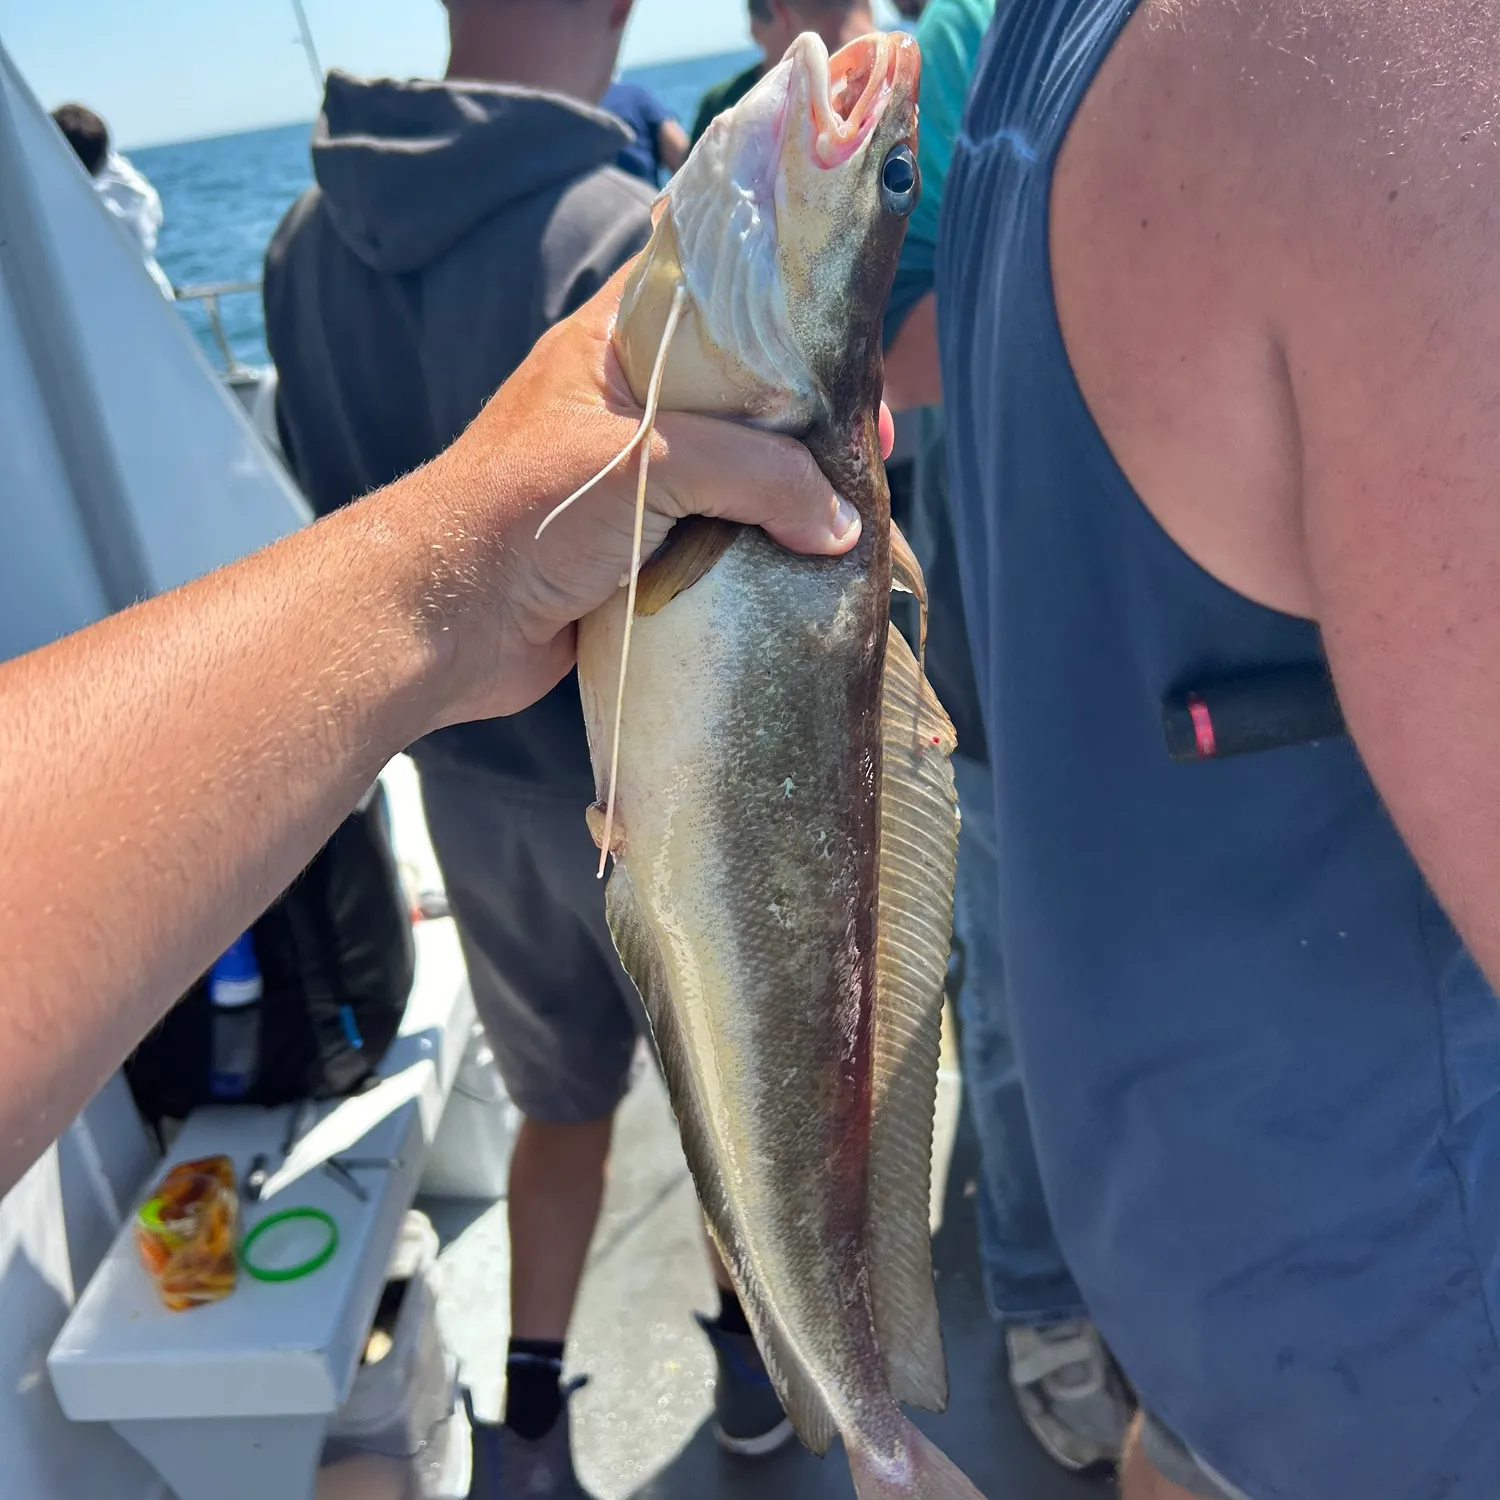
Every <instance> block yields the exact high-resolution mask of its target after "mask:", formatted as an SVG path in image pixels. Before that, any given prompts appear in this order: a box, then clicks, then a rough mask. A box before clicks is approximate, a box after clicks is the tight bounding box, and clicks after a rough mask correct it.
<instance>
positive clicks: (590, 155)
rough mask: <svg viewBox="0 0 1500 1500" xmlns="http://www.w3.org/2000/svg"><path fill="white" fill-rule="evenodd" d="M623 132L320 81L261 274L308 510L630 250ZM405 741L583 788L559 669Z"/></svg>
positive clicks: (423, 441)
mask: <svg viewBox="0 0 1500 1500" xmlns="http://www.w3.org/2000/svg"><path fill="white" fill-rule="evenodd" d="M626 138H627V137H626V132H625V129H624V127H623V126H621V125H620V124H619V122H618V121H616V120H615V119H614V118H613V117H612V116H610V115H608V114H605V113H604V112H603V111H602V110H596V109H591V108H589V107H587V106H586V105H582V104H577V103H575V102H573V101H571V100H568V99H563V98H560V97H558V96H555V95H551V94H541V93H535V92H531V91H528V90H523V89H516V88H509V87H501V86H498V85H489V84H474V83H426V82H417V83H398V82H393V81H390V80H380V81H375V82H365V81H363V80H360V79H356V78H351V77H349V76H347V75H346V74H341V73H337V72H335V73H333V74H331V75H330V76H329V79H328V92H327V95H326V97H325V99H324V104H323V113H322V115H321V117H320V118H319V120H318V122H317V124H316V125H315V126H314V129H313V140H312V155H313V168H314V175H315V177H316V179H317V185H316V186H315V187H312V188H310V189H308V191H307V192H306V193H305V194H304V195H303V196H302V198H301V199H299V200H298V202H297V203H296V204H295V205H294V206H293V208H292V209H291V211H290V213H288V215H287V217H286V219H285V220H284V221H283V222H282V225H281V227H280V229H279V230H278V231H277V233H276V236H275V238H274V239H273V241H272V242H271V247H270V249H269V251H268V252H267V256H266V277H265V305H266V333H267V339H268V342H269V344H270V349H271V356H272V358H273V359H274V361H275V363H276V367H277V370H278V373H279V375H280V387H279V391H278V395H277V413H276V414H277V423H278V426H279V428H280V432H281V439H282V443H283V445H284V447H285V449H286V453H287V457H288V460H289V462H290V464H291V467H292V470H293V472H294V473H295V475H296V477H297V479H298V482H299V483H300V484H301V486H302V489H303V491H304V492H305V493H306V495H307V498H308V500H309V502H310V503H311V505H312V507H313V509H314V510H316V511H318V512H319V513H320V514H325V513H327V512H328V511H330V510H333V509H336V508H337V507H338V506H340V505H343V504H345V503H346V502H347V501H349V500H353V499H355V498H357V497H358V496H360V495H363V494H367V493H368V492H369V491H371V490H373V489H378V488H379V487H380V486H381V485H384V484H388V483H390V481H391V480H393V479H395V478H397V477H398V476H399V475H401V474H404V473H407V472H409V471H410V470H412V469H414V468H416V467H418V466H419V465H421V464H423V463H425V462H427V460H429V459H430V458H432V457H434V456H435V455H436V454H437V453H439V452H441V451H442V449H444V448H445V447H447V446H448V444H449V443H451V442H452V441H453V439H454V438H455V437H457V436H458V434H459V433H460V432H462V431H463V429H464V428H465V427H466V426H467V425H468V424H469V422H470V421H472V420H473V418H474V417H475V416H476V415H477V414H478V412H479V410H480V408H481V407H482V406H483V405H484V403H485V402H486V401H487V400H488V399H489V397H490V396H491V395H492V394H493V392H494V391H495V389H496V387H497V386H499V385H500V383H501V382H502V381H503V380H505V378H506V377H507V376H508V375H509V374H510V373H511V372H512V371H513V370H514V369H515V368H516V366H517V365H519V364H520V363H521V361H522V360H523V359H524V358H525V357H526V355H527V353H528V352H529V351H530V349H531V346H532V345H533V344H534V343H535V342H536V340H537V339H538V338H539V337H540V336H541V334H542V333H544V332H545V331H546V330H547V328H548V327H550V326H551V324H553V323H555V322H557V321H558V320H559V319H561V318H564V317H566V316H567V315H568V313H570V312H572V311H573V310H574V309H575V308H577V307H578V306H579V305H581V304H582V303H583V302H585V301H587V300H588V298H589V297H591V296H592V295H593V294H594V292H596V291H597V290H598V289H599V287H600V286H602V285H603V284H604V282H605V281H607V280H608V279H609V277H610V276H611V275H612V274H613V273H614V272H615V270H617V269H618V267H619V266H620V265H621V264H622V263H623V262H624V261H626V260H627V259H629V257H630V256H632V255H633V254H635V252H636V251H637V250H639V249H640V248H641V246H642V245H644V244H645V242H646V238H647V236H648V235H649V233H650V228H651V221H650V213H649V207H650V202H651V198H652V194H651V190H650V189H649V188H648V187H647V186H646V185H645V184H644V183H640V182H637V181H635V180H634V179H632V178H630V177H627V176H626V175H625V174H624V173H622V172H619V171H617V170H616V169H615V168H614V167H613V166H611V165H610V163H612V162H613V161H614V160H615V158H616V157H617V156H618V155H619V152H620V148H621V146H622V145H623V144H624V143H625V141H626ZM414 753H415V754H416V756H417V758H418V761H419V763H422V764H424V765H434V764H448V765H454V764H456V765H468V766H477V767H481V768H483V769H485V770H488V771H490V772H492V773H495V774H497V775H499V776H501V777H503V778H505V779H506V781H507V782H508V783H510V784H511V786H512V789H513V790H514V791H515V793H516V794H517V795H543V796H561V797H566V798H570V799H575V800H581V801H584V802H586V801H588V800H590V799H591V798H592V795H593V776H592V773H591V772H590V770H589V761H588V750H587V745H586V742H585V738H584V731H583V717H582V711H581V709H580V707H579V702H578V688H577V684H576V681H575V679H574V678H572V677H569V678H568V679H567V681H565V682H564V683H562V684H561V685H560V686H559V687H558V688H556V689H555V690H554V691H553V692H552V693H551V694H549V695H548V696H547V697H546V698H545V699H543V700H542V702H540V703H538V704H536V705H535V706H534V707H532V708H530V709H527V710H526V711H525V712H524V713H520V714H517V715H515V716H513V717H511V718H508V719H500V720H492V721H490V722H488V723H483V724H463V725H457V726H455V727H453V728H451V729H445V730H442V731H440V732H439V733H437V734H435V735H431V736H429V737H428V738H427V739H425V740H423V741H422V742H421V744H420V745H418V746H416V747H414Z"/></svg>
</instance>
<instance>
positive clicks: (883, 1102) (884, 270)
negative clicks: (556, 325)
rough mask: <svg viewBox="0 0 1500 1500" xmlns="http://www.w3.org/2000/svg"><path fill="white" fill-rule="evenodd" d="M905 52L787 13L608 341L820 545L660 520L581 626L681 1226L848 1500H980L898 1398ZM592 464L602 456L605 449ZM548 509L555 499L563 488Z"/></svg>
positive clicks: (912, 681) (918, 1024)
mask: <svg viewBox="0 0 1500 1500" xmlns="http://www.w3.org/2000/svg"><path fill="white" fill-rule="evenodd" d="M919 74H920V54H919V52H918V49H917V46H916V44H915V42H914V41H913V40H912V39H911V38H910V37H909V36H907V35H904V34H901V33H891V34H877V35H873V36H869V37H865V38H862V39H860V40H858V41H855V42H852V43H850V44H849V45H847V46H845V47H843V48H841V49H840V50H839V51H838V52H837V53H836V54H835V55H834V56H833V57H831V58H830V56H829V54H828V51H827V49H826V47H825V46H824V44H823V42H822V41H821V40H820V39H819V38H818V37H817V36H816V35H813V34H811V33H809V34H806V35H803V36H801V37H799V38H798V39H797V40H796V41H795V42H794V43H793V44H792V46H791V48H790V50H789V51H788V52H787V54H786V56H785V58H784V59H783V60H782V62H781V63H780V64H778V65H777V66H776V67H775V68H773V69H771V70H770V71H768V73H767V74H766V75H765V76H764V77H763V78H762V79H761V81H760V82H759V83H758V84H757V85H756V86H755V88H753V89H752V90H751V91H750V92H749V93H748V94H747V95H746V96H745V97H744V98H743V99H742V100H741V101H740V102H739V104H737V105H736V106H735V107H734V108H733V109H731V110H730V111H728V112H726V113H725V114H724V115H721V116H720V117H719V118H718V119H717V120H716V121H715V122H714V124H713V125H712V126H711V127H710V128H709V130H708V131H707V133H706V134H705V135H704V137H703V138H702V140H701V141H700V142H699V144H698V145H697V147H696V148H695V149H694V151H693V153H692V155H691V156H690V157H689V159H688V161H687V162H686V164H685V165H684V166H683V168H682V169H681V170H680V171H679V173H678V175H677V176H676V177H675V178H674V179H673V180H672V182H671V183H670V184H669V185H668V187H667V188H666V189H665V190H664V192H663V194H662V195H661V197H660V198H659V199H658V201H657V204H656V206H655V209H654V210H653V215H654V225H653V230H652V234H651V237H650V240H649V242H648V244H647V246H646V248H645V250H644V251H643V252H642V254H641V256H640V258H639V259H638V260H637V262H636V264H635V266H634V267H633V269H632V270H631V272H630V274H629V277H628V279H627V282H626V285H625V289H624V292H623V296H622V300H621V304H620V311H619V314H618V318H617V320H616V323H615V327H614V331H613V334H612V343H613V347H614V351H615V354H616V356H617V358H618V360H619V363H620V366H621V368H622V370H623V372H624V374H625V377H626V379H627V381H628V382H629V384H630V387H631V390H632V392H633V393H634V394H635V396H636V399H637V400H638V401H639V402H641V403H642V405H643V408H644V411H645V418H644V420H643V422H642V424H641V430H640V432H639V433H638V434H637V437H636V440H634V441H633V443H632V445H631V446H630V447H629V448H627V449H626V451H625V453H624V454H622V455H621V459H622V460H623V459H625V458H628V457H629V456H630V454H631V453H632V452H633V451H635V450H637V449H638V450H639V454H640V468H641V476H640V487H639V493H638V498H639V506H638V511H637V531H636V545H637V549H638V550H639V547H640V534H641V533H640V524H639V523H640V515H641V513H642V512H641V507H643V505H644V495H645V485H646V475H647V472H648V464H649V451H650V448H649V443H647V442H646V441H645V439H646V437H648V436H649V431H650V428H651V424H652V423H653V422H654V420H655V415H656V413H657V412H658V411H661V410H688V411H697V412H712V413H717V414H720V415H723V416H730V417H734V418H736V419H739V420H741V421H746V422H750V423H753V424H755V425H758V426H761V427H764V428H768V429H771V430H774V431H778V432H784V433H791V434H795V435H796V436H797V437H799V438H800V439H801V440H802V441H803V442H804V443H805V444H806V445H807V447H808V449H809V450H810V452H811V453H812V455H813V458H814V459H815V461H816V462H817V463H818V465H819V467H820V468H821V469H822V471H823V473H824V475H825V476H826V477H827V478H828V480H829V481H830V482H831V483H832V485H833V487H834V489H835V491H836V492H837V493H838V494H839V495H840V496H842V497H843V498H844V499H846V500H848V501H849V503H850V504H852V505H853V506H854V507H855V508H856V509H857V510H858V512H859V515H860V519H861V522H862V529H861V532H860V538H859V541H858V543H857V544H856V546H855V547H854V549H853V550H852V551H851V552H849V553H848V554H846V555H845V556H843V557H840V558H826V557H825V558H818V557H803V556H798V555H795V554H793V553H790V552H788V551H786V550H784V549H783V548H781V547H780V546H778V545H777V544H776V543H775V542H774V541H772V540H771V539H770V538H769V537H767V536H766V535H765V534H764V533H763V532H762V531H760V530H759V529H758V528H754V527H747V526H740V525H735V524H733V523H728V522H724V521H721V520H715V519H708V518H704V517H695V518H690V519H687V520H684V521H681V522H679V523H677V525H676V526H675V527H674V529H673V530H672V532H671V533H670V534H669V535H668V537H667V540H666V542H665V543H664V544H663V546H662V547H661V548H660V549H659V550H658V552H657V554H656V555H655V556H653V557H652V558H650V559H649V560H647V561H646V562H645V564H644V566H641V567H639V569H636V568H632V570H631V572H630V573H629V575H628V576H627V578H626V579H625V580H623V585H624V586H623V587H622V588H621V589H620V590H619V591H618V592H617V594H616V596H615V597H614V598H613V599H611V600H610V601H609V602H607V603H606V604H605V605H604V606H603V607H602V608H600V609H599V610H597V611H595V612H594V613H593V614H592V615H590V616H589V617H588V618H586V619H585V620H583V621H582V622H580V625H579V629H578V670H579V684H580V691H581V695H582V699H583V705H584V717H585V721H586V724H587V728H588V736H589V745H590V751H591V755H592V758H593V763H594V767H595V773H596V787H597V793H598V801H597V802H596V803H595V804H594V806H593V807H592V808H590V809H589V810H588V817H589V826H590V828H591V830H592V831H593V833H594V837H595V840H596V842H597V843H598V844H599V846H600V849H601V869H602V868H603V862H604V861H605V859H608V860H609V861H610V863H611V868H610V874H609V884H608V887H607V889H606V897H605V900H606V909H607V914H608V920H609V927H610V931H611V934H612V935H613V938H614V941H615V945H616V947H617V949H618V951H619V954H620V957H621V959H622V961H623V963H624V966H625V968H626V970H627V971H628V972H629V974H630V976H631V978H632V979H633V980H634V982H635V985H636V987H637V989H638V990H639V991H640V994H641V997H642V1000H643V1002H644V1005H645V1009H646V1011H647V1014H648V1016H649V1019H650V1023H651V1029H652V1034H653V1037H654V1039H655V1043H656V1047H657V1052H658V1056H659V1058H660V1061H661V1065H662V1071H663V1074H664V1076H665V1079H666V1082H667V1088H668V1092H669V1095H670V1098H671V1103H672V1107H673V1110H674V1112H675V1115H676V1118H677V1123H678V1127H679V1131H680V1134H681V1137H682V1142H683V1147H684V1151H685V1154H686V1157H687V1161H688V1165H689V1168H690V1170H691V1172H692V1176H693V1179H694V1183H695V1186H696V1188H697V1191H698V1196H699V1200H700V1203H701V1205H702V1208H703V1211H704V1215H705V1219H706V1221H707V1223H708V1226H709V1232H710V1234H711V1236H712V1238H713V1241H714V1243H715V1245H716V1247H717V1248H718V1250H719V1252H720V1255H721V1258H722V1259H723V1262H724V1264H725V1266H726V1268H727V1269H728V1272H729V1274H730V1277H731V1279H732V1280H733V1282H734V1286H735V1289H736V1291H737V1292H738V1294H739V1296H740V1299H741V1301H742V1303H743V1305H744V1307H745V1311H746V1315H747V1317H748V1319H749V1322H750V1325H751V1328H752V1330H753V1331H754V1333H755V1336H756V1340H757V1343H758V1345H759V1347H760V1349H761V1351H762V1354H763V1356H764V1358H765V1361H766V1366H767V1369H768V1371H769V1373H770V1376H771V1379H772V1381H773V1384H774V1386H775V1388H776V1391H777V1393H778V1395H779V1396H780V1397H781V1400H782V1404H783V1405H784V1407H785V1408H786V1411H787V1414H788V1416H789V1417H790V1418H791V1421H792V1423H793V1426H794V1427H795V1429H796V1431H797V1433H798V1434H799V1436H800V1437H801V1438H802V1440H803V1442H804V1443H805V1444H806V1445H807V1446H808V1447H809V1448H810V1449H811V1450H812V1451H813V1452H814V1453H817V1454H823V1453H825V1452H826V1451H827V1450H828V1449H829V1447H830V1446H831V1444H832V1441H833V1439H834V1437H835V1436H836V1435H837V1436H839V1437H841V1439H842V1441H843V1445H844V1448H845V1451H846V1454H847V1456H848V1459H849V1464H850V1470H851V1474H852V1476H853V1480H854V1485H855V1490H856V1492H857V1494H858V1496H859V1500H982V1497H980V1496H979V1491H978V1490H976V1489H975V1488H974V1486H973V1485H972V1484H971V1483H970V1482H969V1481H968V1479H967V1478H966V1477H965V1476H964V1475H963V1474H962V1473H961V1472H960V1471H959V1469H958V1468H957V1467H956V1466H955V1465H954V1464H953V1463H952V1462H951V1461H950V1460H949V1459H948V1458H947V1457H946V1455H944V1454H943V1453H942V1452H941V1450H940V1449H939V1448H938V1447H937V1446H936V1445H935V1444H933V1443H932V1442H931V1441H930V1440H929V1439H928V1438H927V1437H926V1436H925V1435H924V1434H922V1433H921V1432H920V1431H919V1430H918V1429H917V1427H916V1426H915V1425H914V1424H913V1423H912V1422H911V1420H910V1419H909V1418H908V1417H907V1415H906V1414H905V1413H904V1411H903V1410H902V1408H901V1404H900V1403H901V1402H908V1403H911V1404H914V1405H917V1406H922V1407H926V1408H928V1409H930V1410H934V1411H936V1410H941V1409H942V1408H943V1406H944V1405H945V1404H946V1399H947V1372H946V1365H945V1361H944V1355H943V1346H942V1335H941V1331H940V1329H939V1326H938V1314H937V1306H936V1299H935V1295H934V1289H933V1275H932V1263H931V1241H930V1232H929V1222H928V1211H929V1191H930V1185H931V1155H932V1136H933V1115H934V1109H935V1102H936V1088H937V1068H938V1048H939V1034H940V1027H941V1009H942V995H943V982H944V976H945V973H946V966H947V959H948V952H949V937H950V930H951V921H952V903H953V882H954V872H955V861H956V851H957V839H958V810H957V799H956V796H955V793H954V785H953V773H952V767H951V765H950V763H949V759H950V756H951V755H952V753H953V750H954V748H955V744H956V739H955V735H954V731H953V726H952V724H951V722H950V721H949V719H948V716H947V715H946V713H945V712H944V711H943V709H942V707H941V705H940V704H939V703H938V700H937V698H936V696H935V694H934V693H933V691H932V688H931V687H930V685H929V684H928V683H927V681H926V678H925V676H924V674H923V672H922V670H921V666H920V664H919V662H918V660H917V657H916V655H914V653H913V651H912V649H911V648H910V646H908V644H907V642H906V641H905V639H904V638H903V637H902V636H901V635H900V634H899V633H898V632H897V631H896V630H895V629H894V627H893V626H892V624H891V619H890V596H891V591H892V588H893V587H896V588H904V589H907V590H909V591H910V592H912V593H914V594H915V595H916V596H917V597H918V600H919V603H920V604H921V607H922V610H923V612H924V613H923V619H924V626H923V639H925V603H926V595H925V590H924V587H923V583H922V576H921V569H920V567H919V566H918V564H917V561H916V559H915V557H914V556H913V555H912V553H911V549H910V548H909V547H908V546H907V544H906V543H905V541H904V539H903V538H902V537H901V536H900V533H899V531H897V530H896V529H895V528H894V527H893V526H892V524H891V516H890V495H889V491H888V489H887V486H886V479H885V471H884V466H883V463H882V461H881V454H880V440H879V433H878V425H877V411H878V405H879V400H880V393H881V386H882V363H881V346H880V324H881V316H882V313H883V310H884V306H885V302H886V299H887V297H888V296H889V292H890V287H891V282H892V279H893V276H894V272H895V265H896V259H897V255H898V253H899V249H900V245H901V240H902V236H903V234H904V231H905V222H906V216H907V215H908V214H909V213H910V211H911V209H912V207H914V205H915V202H916V198H917V195H918V194H919V192H920V181H919V176H918V172H917V167H916V158H915V144H916V128H917V127H916V117H917V91H918V79H919ZM606 472H608V471H606ZM565 503H567V502H565Z"/></svg>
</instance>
